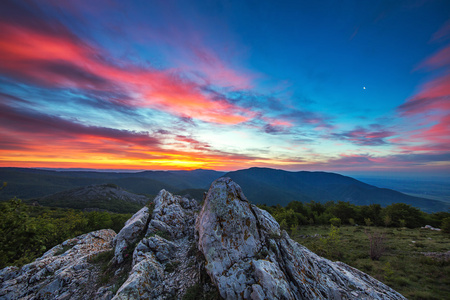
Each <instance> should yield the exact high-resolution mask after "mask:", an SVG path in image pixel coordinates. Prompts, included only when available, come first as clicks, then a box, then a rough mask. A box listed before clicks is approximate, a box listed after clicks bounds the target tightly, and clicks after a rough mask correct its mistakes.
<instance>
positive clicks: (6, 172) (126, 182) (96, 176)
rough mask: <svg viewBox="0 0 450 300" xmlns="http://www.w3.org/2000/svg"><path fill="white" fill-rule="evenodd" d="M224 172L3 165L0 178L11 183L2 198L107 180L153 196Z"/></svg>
mask: <svg viewBox="0 0 450 300" xmlns="http://www.w3.org/2000/svg"><path fill="white" fill-rule="evenodd" d="M224 173H225V172H218V171H213V170H201V169H200V170H193V171H144V172H137V173H129V172H123V173H121V172H92V171H52V170H40V169H27V168H0V181H6V182H7V183H8V185H7V187H6V188H5V189H3V190H2V191H0V200H8V199H11V198H12V197H18V198H21V199H30V198H37V197H42V196H46V195H49V194H54V193H57V192H61V191H65V190H68V189H73V188H77V187H83V186H88V185H93V184H106V183H113V184H116V185H118V186H120V187H122V188H124V189H126V190H128V191H129V192H133V193H137V194H146V195H152V196H154V195H156V194H157V193H158V192H159V191H160V190H161V189H166V190H168V191H170V192H174V193H178V192H179V191H184V190H193V189H202V190H207V189H208V188H209V185H210V184H211V182H213V181H214V180H215V179H217V178H219V177H220V176H222V175H223V174H224ZM183 194H184V193H183ZM197 194H198V193H197ZM200 200H201V199H200Z"/></svg>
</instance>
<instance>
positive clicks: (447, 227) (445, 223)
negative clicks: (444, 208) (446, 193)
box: [441, 217, 450, 233]
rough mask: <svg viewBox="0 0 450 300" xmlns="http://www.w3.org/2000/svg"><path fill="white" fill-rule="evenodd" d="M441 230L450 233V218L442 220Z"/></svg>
mask: <svg viewBox="0 0 450 300" xmlns="http://www.w3.org/2000/svg"><path fill="white" fill-rule="evenodd" d="M441 229H442V231H443V232H445V233H450V217H448V218H445V219H443V220H442V225H441Z"/></svg>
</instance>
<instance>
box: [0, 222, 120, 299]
mask: <svg viewBox="0 0 450 300" xmlns="http://www.w3.org/2000/svg"><path fill="white" fill-rule="evenodd" d="M115 235H116V233H115V232H114V231H112V230H110V229H108V230H99V231H95V232H91V233H88V234H84V235H81V236H79V237H76V238H74V239H70V240H67V241H65V242H64V243H63V244H60V245H57V246H55V247H53V248H52V249H50V250H49V251H47V252H46V253H44V255H43V256H42V257H40V258H38V259H36V260H35V261H34V262H32V263H30V264H28V265H25V266H23V267H22V268H21V269H19V268H16V267H6V268H4V269H3V270H1V271H0V299H59V300H61V299H93V298H94V295H95V291H96V289H95V283H96V282H97V277H98V273H97V272H96V270H95V267H94V266H92V265H91V264H90V263H89V262H88V261H89V258H91V257H93V256H95V255H97V254H99V253H101V252H104V251H108V250H112V240H113V238H114V237H115ZM63 245H64V246H65V247H71V248H70V249H68V250H67V251H65V252H64V253H61V252H62V251H63ZM58 253H61V254H58Z"/></svg>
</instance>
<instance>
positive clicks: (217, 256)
mask: <svg viewBox="0 0 450 300" xmlns="http://www.w3.org/2000/svg"><path fill="white" fill-rule="evenodd" d="M196 227H197V230H198V232H199V241H198V244H199V248H200V250H201V251H202V253H203V254H204V256H205V259H206V266H205V268H206V271H207V272H208V274H209V275H210V276H211V278H212V281H213V282H214V283H215V284H216V286H217V287H218V289H219V291H220V295H221V296H222V297H223V298H225V299H404V298H403V296H401V295H400V294H398V293H397V292H395V291H394V290H392V289H391V288H389V287H388V286H386V285H384V284H382V283H381V282H379V281H377V280H375V279H374V278H371V277H370V276H368V275H366V274H364V273H362V272H360V271H358V270H356V269H354V268H352V267H350V266H348V265H346V264H344V263H333V262H331V261H329V260H327V259H325V258H322V257H319V256H317V255H315V254H314V253H312V252H311V251H309V250H308V249H306V248H305V247H303V246H301V245H299V244H298V243H296V242H294V241H293V240H291V239H290V238H289V236H288V235H287V234H286V232H281V231H280V227H279V225H278V223H277V222H276V221H275V219H273V217H272V216H271V215H270V214H268V213H267V212H265V211H263V210H261V209H259V208H258V207H256V206H254V205H251V204H250V203H249V202H248V201H247V199H246V198H245V196H244V194H243V192H242V190H241V188H240V187H239V186H238V185H237V184H236V183H234V182H233V181H231V179H229V178H220V179H218V180H216V181H215V182H214V183H213V184H212V186H211V188H210V190H209V192H208V195H207V197H206V200H205V204H204V205H203V208H202V210H201V212H200V215H199V217H198V219H197V226H196Z"/></svg>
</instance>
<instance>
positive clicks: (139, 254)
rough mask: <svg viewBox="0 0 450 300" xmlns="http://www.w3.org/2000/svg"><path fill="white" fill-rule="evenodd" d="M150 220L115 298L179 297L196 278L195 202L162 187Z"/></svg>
mask: <svg viewBox="0 0 450 300" xmlns="http://www.w3.org/2000/svg"><path fill="white" fill-rule="evenodd" d="M154 204H155V207H154V209H153V215H152V220H151V221H150V223H149V225H148V229H147V233H146V237H145V238H143V239H142V240H141V241H140V242H139V244H138V245H137V246H136V248H135V250H134V253H133V264H132V270H131V272H130V276H129V277H128V279H127V281H126V282H125V283H124V284H123V285H122V287H121V288H120V289H119V290H118V291H117V294H116V296H115V297H114V298H113V299H114V300H118V299H121V300H122V299H167V298H174V299H179V298H181V296H182V295H183V294H184V293H185V292H186V289H187V288H189V287H190V286H193V285H194V284H195V283H197V282H198V281H199V277H200V274H199V270H198V267H197V262H196V257H192V255H191V254H190V250H191V249H192V248H194V249H195V245H196V242H195V240H194V223H195V219H196V217H197V212H198V209H199V207H198V204H197V202H196V201H195V200H193V199H192V200H190V199H187V198H183V197H180V196H174V195H172V194H171V193H169V192H167V191H165V190H161V191H160V192H159V194H158V196H156V198H155V200H154Z"/></svg>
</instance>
